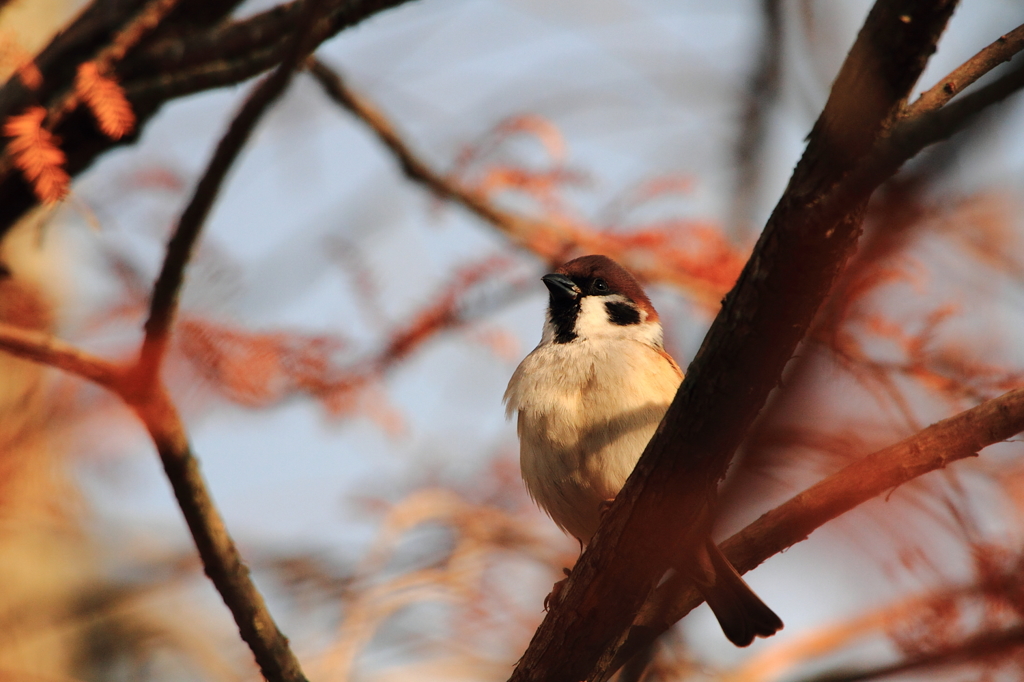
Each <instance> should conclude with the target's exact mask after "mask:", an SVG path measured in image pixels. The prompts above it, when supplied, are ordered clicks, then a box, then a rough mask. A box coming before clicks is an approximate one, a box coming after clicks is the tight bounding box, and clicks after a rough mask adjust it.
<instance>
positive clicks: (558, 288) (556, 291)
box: [540, 275, 580, 301]
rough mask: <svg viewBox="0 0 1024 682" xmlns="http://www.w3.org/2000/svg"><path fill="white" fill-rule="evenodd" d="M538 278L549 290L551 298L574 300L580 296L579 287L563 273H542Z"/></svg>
mask: <svg viewBox="0 0 1024 682" xmlns="http://www.w3.org/2000/svg"><path fill="white" fill-rule="evenodd" d="M540 279H541V281H542V282H544V286H546V287H547V288H548V291H550V292H551V298H552V300H556V299H561V300H569V301H575V300H576V299H577V298H579V297H580V288H579V287H578V286H576V283H575V282H573V281H572V280H571V279H569V278H568V277H566V276H565V275H544V276H543V277H541V278H540Z"/></svg>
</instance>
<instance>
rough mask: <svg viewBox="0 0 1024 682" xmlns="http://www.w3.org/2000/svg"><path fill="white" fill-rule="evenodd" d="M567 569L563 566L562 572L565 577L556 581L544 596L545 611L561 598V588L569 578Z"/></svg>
mask: <svg viewBox="0 0 1024 682" xmlns="http://www.w3.org/2000/svg"><path fill="white" fill-rule="evenodd" d="M569 572H570V571H569V569H568V568H563V569H562V573H564V574H565V577H564V578H562V579H561V580H559V581H558V582H557V583H555V584H554V585H552V586H551V593H550V594H548V596H546V597H544V610H545V611H547V610H548V609H550V608H551V607H552V606H555V605H557V604H558V602H560V601H561V600H562V588H563V587H565V583H566V582H568V580H569Z"/></svg>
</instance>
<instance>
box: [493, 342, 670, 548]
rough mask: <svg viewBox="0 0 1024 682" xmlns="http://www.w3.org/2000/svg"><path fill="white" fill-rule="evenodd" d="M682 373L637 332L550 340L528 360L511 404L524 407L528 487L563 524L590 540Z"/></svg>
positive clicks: (515, 381) (523, 461)
mask: <svg viewBox="0 0 1024 682" xmlns="http://www.w3.org/2000/svg"><path fill="white" fill-rule="evenodd" d="M659 331H660V330H659ZM680 381H681V377H680V376H679V373H678V370H677V369H676V368H675V366H674V365H673V364H672V363H671V362H670V361H669V360H668V359H667V358H666V356H664V355H663V354H662V353H660V352H659V351H658V350H656V349H655V348H653V347H652V346H650V345H648V344H646V343H643V342H640V341H636V340H632V339H623V338H618V339H614V338H598V339H591V340H588V339H577V340H576V341H573V342H571V343H565V344H555V343H542V344H541V345H540V346H538V347H537V349H536V350H534V351H533V352H532V353H530V355H528V356H527V357H526V359H524V360H523V362H522V363H521V364H520V365H519V368H518V369H516V371H515V374H513V375H512V379H511V381H509V385H508V389H507V390H506V392H505V402H506V409H507V411H508V413H509V415H511V414H512V412H514V411H518V413H519V422H518V430H519V440H520V465H521V467H522V472H523V480H524V481H525V482H526V487H527V490H529V492H530V495H531V496H532V497H533V499H534V500H535V501H536V502H537V504H539V505H540V506H541V507H542V508H543V509H544V510H545V511H546V512H547V513H548V514H550V515H551V518H552V519H553V520H554V521H555V523H557V524H558V525H559V527H561V528H562V529H563V530H565V531H567V532H569V533H571V534H572V535H573V536H575V537H577V538H579V539H580V540H581V541H582V542H584V543H586V542H588V541H589V540H590V538H591V536H592V535H593V534H594V531H595V530H597V525H598V523H599V521H600V510H601V504H602V502H604V501H606V500H611V499H613V498H614V497H615V495H616V494H617V493H618V492H619V490H620V489H621V488H622V485H623V484H624V483H625V481H626V478H627V477H628V476H629V474H630V472H632V470H633V467H634V465H635V464H636V461H637V460H638V459H639V458H640V455H641V453H642V452H643V450H644V447H646V445H647V442H648V441H649V440H650V439H651V436H653V435H654V431H655V429H657V426H658V424H659V423H660V421H661V418H662V416H664V414H665V411H666V410H667V409H668V406H669V404H670V403H671V402H672V398H674V397H675V393H676V389H678V387H679V383H680Z"/></svg>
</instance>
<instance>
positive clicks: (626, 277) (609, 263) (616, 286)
mask: <svg viewBox="0 0 1024 682" xmlns="http://www.w3.org/2000/svg"><path fill="white" fill-rule="evenodd" d="M555 272H557V273H558V274H560V275H565V276H566V277H569V278H570V279H572V280H573V281H574V282H576V284H577V285H579V287H580V288H581V289H583V290H584V291H587V290H589V284H590V282H592V281H594V280H595V279H597V278H601V279H603V280H604V281H605V282H606V283H607V284H608V288H609V289H610V290H611V291H610V293H613V294H621V295H623V296H625V297H626V298H628V299H629V300H631V301H633V303H635V304H636V305H637V306H638V307H639V308H642V309H643V310H645V311H647V321H648V322H655V321H657V320H658V313H657V311H655V310H654V306H653V305H651V299H649V298H647V294H645V293H644V288H643V287H642V286H640V282H638V281H637V280H636V277H634V276H633V275H632V274H631V273H630V272H629V270H627V269H626V268H624V267H622V266H621V265H619V264H618V263H616V262H615V261H613V260H612V259H611V258H609V257H608V256H599V255H594V256H582V257H580V258H574V259H573V260H571V261H569V262H568V263H565V264H563V265H562V267H560V268H558V269H557V270H556V271H555Z"/></svg>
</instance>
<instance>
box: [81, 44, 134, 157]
mask: <svg viewBox="0 0 1024 682" xmlns="http://www.w3.org/2000/svg"><path fill="white" fill-rule="evenodd" d="M75 92H76V93H77V94H78V96H79V97H80V98H81V100H82V101H83V102H84V103H85V105H86V106H88V107H89V111H91V112H92V114H93V116H95V117H96V123H97V124H98V125H99V127H100V130H102V131H103V134H104V135H106V136H107V137H109V138H110V139H112V140H120V139H121V138H122V137H124V136H125V135H127V134H128V133H130V132H131V131H132V129H133V128H134V127H135V114H134V113H133V112H132V106H131V104H129V103H128V99H127V98H126V97H125V95H124V90H122V89H121V86H120V84H118V82H117V81H116V80H115V79H113V78H111V77H110V76H108V75H104V74H103V73H101V72H100V69H99V66H98V65H97V64H96V62H85V63H83V64H81V65H79V67H78V74H77V76H76V77H75Z"/></svg>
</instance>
